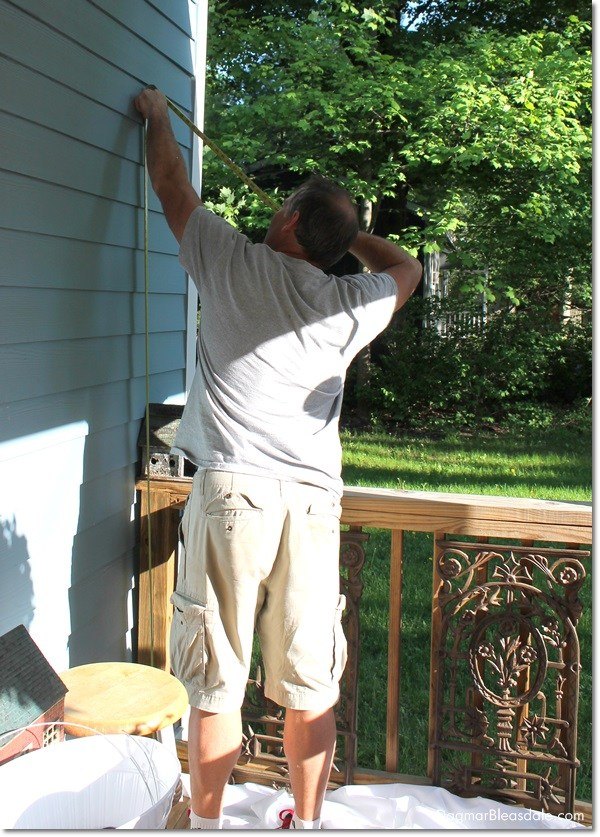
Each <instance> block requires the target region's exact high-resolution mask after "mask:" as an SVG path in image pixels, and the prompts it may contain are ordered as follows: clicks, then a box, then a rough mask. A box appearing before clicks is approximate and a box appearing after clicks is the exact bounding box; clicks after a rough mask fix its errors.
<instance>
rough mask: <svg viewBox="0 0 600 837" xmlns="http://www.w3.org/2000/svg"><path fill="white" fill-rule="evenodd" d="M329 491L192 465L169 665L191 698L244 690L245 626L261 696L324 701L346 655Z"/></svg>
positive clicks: (232, 704)
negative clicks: (257, 661)
mask: <svg viewBox="0 0 600 837" xmlns="http://www.w3.org/2000/svg"><path fill="white" fill-rule="evenodd" d="M339 517H340V502H339V499H338V497H337V496H336V495H335V494H334V493H332V492H330V491H328V490H327V489H325V488H320V487H318V486H314V485H307V484H305V483H296V482H291V481H285V480H277V479H270V478H268V477H255V476H249V475H245V474H238V473H229V472H226V471H212V470H199V471H198V472H197V473H196V475H195V477H194V482H193V487H192V493H191V494H190V497H189V499H188V502H187V505H186V508H185V511H184V514H183V518H182V521H181V526H180V542H181V546H182V548H181V550H180V556H179V567H178V578H177V587H176V591H175V592H174V593H173V595H172V597H171V602H172V603H173V606H174V611H173V622H172V626H171V639H170V653H171V667H172V670H173V673H174V674H175V676H176V677H178V678H179V680H181V682H182V683H183V684H184V686H185V687H186V689H187V692H188V695H189V700H190V704H191V706H195V707H198V708H199V709H204V710H206V711H208V712H231V711H233V710H235V709H238V708H239V707H240V706H241V704H242V700H243V697H244V691H245V688H246V681H247V679H248V674H249V670H250V661H251V654H252V639H253V634H254V630H255V629H256V631H257V633H258V636H259V639H260V645H261V651H262V656H263V662H264V669H265V694H266V696H267V697H268V698H270V699H271V700H273V701H275V702H276V703H278V704H279V705H280V706H285V707H289V708H291V709H312V710H317V711H318V710H325V709H327V708H329V707H330V706H333V705H334V704H335V703H336V701H337V700H338V697H339V680H340V677H341V675H342V672H343V670H344V666H345V664H346V640H345V637H344V633H343V630H342V626H341V617H342V611H343V609H344V606H345V599H344V597H343V596H340V594H339V587H340V583H339Z"/></svg>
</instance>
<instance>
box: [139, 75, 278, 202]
mask: <svg viewBox="0 0 600 837" xmlns="http://www.w3.org/2000/svg"><path fill="white" fill-rule="evenodd" d="M148 87H149V88H150V90H156V86H155V85H154V84H149V85H148ZM163 95H164V94H163ZM165 99H166V100H167V105H168V106H169V107H170V108H171V110H172V111H173V113H174V114H175V116H178V117H179V119H181V121H182V122H183V123H184V124H185V125H187V126H188V128H190V130H192V131H193V132H194V133H195V134H196V136H198V137H200V139H201V140H202V142H203V143H204V144H205V145H207V146H208V147H209V148H210V150H211V151H212V152H213V153H214V154H216V156H217V157H218V158H219V160H222V162H223V163H225V165H226V166H227V168H229V169H231V171H232V172H233V173H234V174H235V175H237V177H239V179H240V180H241V181H242V183H245V184H246V186H247V187H248V188H249V189H251V190H252V191H253V192H254V194H255V195H258V197H259V198H260V199H261V201H262V202H263V203H264V204H266V206H268V207H270V208H271V209H273V210H275V211H276V212H277V210H278V209H280V208H281V207H280V204H278V203H277V201H276V200H274V199H273V198H272V197H271V196H270V195H267V193H266V192H264V191H263V190H262V189H261V188H260V186H258V185H257V184H256V183H255V182H254V180H252V178H251V177H248V175H247V174H246V172H245V171H244V170H243V169H241V168H240V167H239V166H238V165H237V163H234V162H233V160H232V159H231V157H229V156H228V155H227V154H226V153H225V152H224V151H223V149H222V148H219V146H218V145H217V143H216V142H213V141H212V140H211V139H210V137H207V136H206V134H205V133H204V131H201V130H200V128H198V126H197V125H195V124H194V123H193V122H192V120H191V119H190V118H189V117H187V116H186V115H185V113H184V112H183V111H182V110H180V109H179V108H178V107H177V105H176V104H175V102H172V101H171V99H169V97H168V96H165Z"/></svg>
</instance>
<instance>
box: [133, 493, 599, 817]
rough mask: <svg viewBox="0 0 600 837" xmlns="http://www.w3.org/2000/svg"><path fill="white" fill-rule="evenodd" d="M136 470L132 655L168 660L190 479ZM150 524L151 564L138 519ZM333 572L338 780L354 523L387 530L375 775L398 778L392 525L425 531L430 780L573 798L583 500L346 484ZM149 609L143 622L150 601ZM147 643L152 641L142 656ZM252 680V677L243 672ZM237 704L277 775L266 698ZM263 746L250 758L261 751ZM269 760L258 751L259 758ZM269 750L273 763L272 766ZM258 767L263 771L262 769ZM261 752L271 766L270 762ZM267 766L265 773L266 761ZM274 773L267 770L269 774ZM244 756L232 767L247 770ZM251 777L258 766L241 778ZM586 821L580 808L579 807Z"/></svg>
mask: <svg viewBox="0 0 600 837" xmlns="http://www.w3.org/2000/svg"><path fill="white" fill-rule="evenodd" d="M150 486H151V487H150V493H149V494H148V487H147V483H146V481H145V480H143V481H140V482H139V483H138V485H137V488H138V490H139V492H140V494H141V556H140V580H139V630H138V661H139V662H146V663H149V662H151V656H152V662H153V664H154V665H157V666H159V667H164V668H168V665H169V660H168V641H167V637H168V630H169V626H170V620H171V606H170V604H169V597H170V594H171V592H172V590H173V586H174V582H175V572H176V569H175V563H176V549H177V525H178V515H179V510H180V509H181V508H182V507H183V505H184V503H185V500H186V498H187V496H188V494H189V491H190V489H191V479H187V478H183V479H167V478H153V479H152V480H151V482H150ZM148 512H150V521H151V529H152V566H151V567H150V565H149V562H148V549H147V527H148V524H147V515H148ZM342 524H343V525H344V526H347V527H348V530H347V533H346V534H345V535H344V536H343V542H344V545H343V547H342V565H344V566H345V567H346V571H345V573H344V579H343V584H344V585H345V592H346V593H347V598H348V603H349V606H348V613H347V615H346V619H347V622H346V632H347V635H348V638H349V646H350V657H351V658H352V656H354V660H352V659H350V660H349V664H348V665H349V669H347V672H346V676H345V680H344V684H343V695H342V701H341V702H340V705H341V709H340V714H339V716H338V730H339V731H340V733H341V734H342V735H345V736H346V741H347V746H346V765H345V772H344V773H343V775H341V774H340V775H339V776H338V778H339V781H348V780H352V779H353V780H354V781H365V780H366V779H365V775H368V777H369V778H371V780H372V779H373V776H374V774H373V772H370V773H368V774H365V773H364V771H363V772H362V773H361V772H360V770H357V769H356V764H355V761H354V763H352V760H353V759H354V760H355V753H356V746H355V745H356V723H355V722H356V706H355V703H353V701H355V698H356V681H357V670H358V657H359V641H358V636H359V627H358V626H359V624H360V616H359V613H360V597H361V593H362V575H361V573H362V563H363V561H364V560H365V554H366V556H367V557H366V560H367V561H368V545H366V547H365V543H364V541H365V540H366V536H365V535H364V534H363V529H365V528H376V529H386V530H389V531H390V532H391V547H390V576H389V577H390V590H389V636H388V665H387V714H386V771H385V772H383V773H382V774H381V775H380V776H379V779H378V780H380V781H381V780H384V781H385V779H386V776H388V777H389V778H388V780H391V781H399V779H398V774H397V773H396V771H397V770H398V741H399V695H400V682H401V671H402V670H401V654H400V652H401V638H402V598H403V548H404V533H405V532H408V531H418V532H429V533H431V534H432V535H433V577H432V609H431V658H430V689H429V692H430V694H429V741H428V771H427V772H428V776H427V777H414V779H415V781H420V782H423V781H425V782H433V783H434V784H440V785H443V786H445V787H447V788H449V789H450V790H453V791H455V792H457V793H460V794H464V795H469V794H470V795H473V794H475V795H483V796H486V795H487V796H491V797H494V798H498V799H501V800H504V801H511V802H516V803H520V804H526V805H528V806H529V807H533V808H538V809H540V810H546V811H548V812H550V813H556V814H569V813H572V812H573V810H574V808H575V807H576V802H575V777H576V770H577V766H578V761H577V706H578V695H579V672H580V668H581V665H580V660H579V641H578V636H577V623H578V621H579V618H580V615H581V609H582V605H581V600H580V597H579V591H580V589H581V587H582V585H583V583H584V580H585V577H586V572H587V571H588V570H589V568H590V551H589V548H588V547H589V545H590V544H591V525H592V515H591V507H590V506H589V505H585V504H578V503H561V502H554V501H543V500H529V499H517V498H505V497H492V496H476V495H460V494H441V493H431V492H420V491H397V490H391V489H372V488H353V487H348V488H346V490H345V492H344V497H343V503H342ZM151 610H152V619H150V611H151ZM151 648H153V652H152V655H151ZM252 685H253V687H254V692H256V689H257V688H258V690H259V691H260V683H259V684H256V682H254V681H253V684H252ZM251 703H252V706H251V707H250V709H251V710H252V711H254V712H255V714H254V715H252V717H253V718H255V719H256V720H257V721H259V722H260V721H262V722H264V724H265V725H266V733H265V734H264V735H262V736H255V738H254V739H253V740H252V741H250V742H247V747H246V751H245V755H246V757H247V758H246V761H248V762H252V757H253V756H258V758H257V759H256V762H257V764H258V763H260V764H261V766H260V768H257V769H259V770H262V771H263V773H264V775H265V777H266V779H267V780H269V781H271V780H272V779H273V775H275V776H278V775H279V776H282V775H285V767H284V759H283V758H282V754H281V748H280V747H279V746H278V743H279V744H280V739H279V737H278V735H279V726H278V725H280V722H281V717H280V716H278V715H277V714H269V712H271V713H272V711H273V707H270V708H268V707H267V708H266V709H265V708H264V707H263V708H258V709H257V707H258V706H259V704H258V703H257V702H256V700H255V699H254V698H253V700H252V701H251ZM261 757H264V758H262V760H261ZM265 759H266V762H265ZM269 759H270V760H271V761H270V762H269ZM265 764H266V765H267V767H266V768H265ZM269 764H270V765H271V766H269ZM265 770H266V773H265ZM273 771H274V773H273ZM251 775H252V764H249V765H247V766H246V769H244V770H243V776H244V777H245V780H247V779H249V778H250V777H251ZM253 778H254V780H257V778H256V777H253ZM577 807H578V808H579V809H580V810H583V811H584V812H585V814H586V818H587V817H588V815H589V813H590V811H589V806H588V805H585V804H583V805H578V806H577Z"/></svg>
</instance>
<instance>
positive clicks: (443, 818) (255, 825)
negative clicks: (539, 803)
mask: <svg viewBox="0 0 600 837" xmlns="http://www.w3.org/2000/svg"><path fill="white" fill-rule="evenodd" d="M183 784H184V789H185V792H186V793H188V795H189V777H188V776H184V777H183ZM293 807H294V804H293V799H292V797H291V796H290V794H289V792H288V791H286V790H279V791H276V790H274V789H273V788H270V787H267V786H265V785H258V784H253V783H247V784H244V785H227V787H226V789H225V802H224V808H223V819H224V828H226V829H242V828H251V829H258V830H260V829H268V830H272V829H275V828H280V827H281V820H280V817H279V814H280V813H281V812H282V811H286V810H288V809H292V808H293ZM321 821H322V828H325V829H333V830H336V829H359V830H363V829H371V828H373V829H384V828H420V829H438V828H459V829H466V828H471V829H513V830H517V829H526V828H527V829H529V828H550V829H558V828H579V827H582V826H580V825H579V824H578V823H576V822H574V821H573V820H569V819H564V818H562V817H555V816H552V815H550V814H544V813H542V812H540V811H532V810H530V809H528V808H521V807H516V806H512V805H505V804H503V803H501V802H494V801H492V800H489V799H483V798H482V797H477V798H475V799H462V798H461V797H459V796H455V795H454V794H452V793H449V792H448V791H446V790H443V789H442V788H435V787H430V786H427V785H405V784H390V785H387V784H386V785H347V786H345V787H342V788H338V789H337V790H334V791H328V792H327V794H326V796H325V802H324V803H323V809H322V812H321Z"/></svg>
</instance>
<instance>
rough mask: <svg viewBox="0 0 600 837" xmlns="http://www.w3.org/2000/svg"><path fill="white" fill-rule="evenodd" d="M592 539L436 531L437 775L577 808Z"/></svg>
mask: <svg viewBox="0 0 600 837" xmlns="http://www.w3.org/2000/svg"><path fill="white" fill-rule="evenodd" d="M589 557H590V553H589V551H586V550H584V549H579V548H565V549H554V548H538V547H537V546H510V545H498V544H492V543H463V542H457V541H449V540H438V541H436V553H435V564H434V583H435V589H436V590H437V598H436V599H435V600H434V614H433V624H434V632H433V642H432V665H433V670H434V678H433V681H432V683H433V694H432V698H431V699H432V701H433V702H434V705H433V712H432V724H433V729H432V730H431V737H430V746H431V748H432V750H433V753H432V756H433V758H432V765H433V775H432V778H433V781H434V783H435V784H443V785H444V786H446V787H447V788H448V789H449V790H452V791H454V792H455V793H459V794H462V795H482V796H490V797H496V798H500V799H502V800H503V801H505V802H511V801H514V802H516V803H521V804H525V805H527V806H528V807H531V808H534V809H537V810H543V811H547V812H549V813H552V814H566V813H572V811H573V805H574V801H575V776H576V771H577V766H578V764H579V762H578V761H577V698H578V692H579V672H580V662H579V641H578V637H577V630H576V627H577V622H578V620H579V617H580V615H581V610H582V605H581V601H580V599H579V592H580V589H581V586H582V584H583V582H584V579H585V576H586V569H585V565H586V562H587V560H588V559H589Z"/></svg>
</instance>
